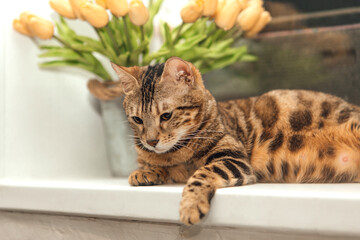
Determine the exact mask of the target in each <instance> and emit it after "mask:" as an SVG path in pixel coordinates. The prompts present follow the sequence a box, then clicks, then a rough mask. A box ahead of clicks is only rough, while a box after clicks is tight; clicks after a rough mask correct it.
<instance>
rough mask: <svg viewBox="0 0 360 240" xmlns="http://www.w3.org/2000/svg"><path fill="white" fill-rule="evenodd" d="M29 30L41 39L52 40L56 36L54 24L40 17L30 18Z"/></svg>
mask: <svg viewBox="0 0 360 240" xmlns="http://www.w3.org/2000/svg"><path fill="white" fill-rule="evenodd" d="M28 28H29V29H30V31H31V33H32V34H34V35H35V36H36V37H38V38H40V39H44V40H45V39H50V38H52V37H53V35H54V24H53V23H52V22H50V21H49V20H46V19H44V18H42V17H39V16H35V15H34V16H33V17H30V19H29V22H28Z"/></svg>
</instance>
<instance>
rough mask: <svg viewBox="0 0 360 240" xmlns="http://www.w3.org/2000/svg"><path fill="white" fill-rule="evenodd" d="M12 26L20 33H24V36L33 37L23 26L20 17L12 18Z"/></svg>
mask: <svg viewBox="0 0 360 240" xmlns="http://www.w3.org/2000/svg"><path fill="white" fill-rule="evenodd" d="M13 28H14V29H15V30H16V31H17V32H19V33H21V34H24V35H26V36H29V37H33V36H34V35H33V34H32V33H31V32H30V31H29V30H28V29H27V28H26V26H24V25H23V24H22V23H21V21H20V19H18V18H16V19H14V20H13Z"/></svg>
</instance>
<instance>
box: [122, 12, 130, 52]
mask: <svg viewBox="0 0 360 240" xmlns="http://www.w3.org/2000/svg"><path fill="white" fill-rule="evenodd" d="M122 20H123V21H124V31H125V36H126V40H127V42H128V46H129V51H130V52H131V51H132V45H131V40H130V34H129V28H128V25H127V22H126V19H125V17H122Z"/></svg>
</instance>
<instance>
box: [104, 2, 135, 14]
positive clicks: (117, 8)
mask: <svg viewBox="0 0 360 240" xmlns="http://www.w3.org/2000/svg"><path fill="white" fill-rule="evenodd" d="M106 5H107V7H108V8H109V10H110V11H111V13H112V14H114V15H115V16H117V17H123V16H125V15H126V14H128V12H129V5H128V3H127V0H106Z"/></svg>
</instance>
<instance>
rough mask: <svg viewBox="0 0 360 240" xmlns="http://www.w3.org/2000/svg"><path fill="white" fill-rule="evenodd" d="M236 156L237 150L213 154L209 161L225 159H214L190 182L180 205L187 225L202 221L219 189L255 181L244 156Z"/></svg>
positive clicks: (182, 219) (182, 220) (183, 220)
mask: <svg viewBox="0 0 360 240" xmlns="http://www.w3.org/2000/svg"><path fill="white" fill-rule="evenodd" d="M236 153H238V151H232V150H225V151H224V150H223V151H222V152H217V153H214V154H212V155H210V157H208V158H207V159H209V158H214V157H219V158H221V157H223V158H221V159H213V161H211V163H208V164H207V165H206V166H204V167H201V168H199V169H198V170H197V171H196V172H195V173H194V175H193V176H192V177H191V178H190V179H189V180H188V182H187V184H186V186H185V188H184V190H183V195H182V196H183V197H182V200H181V203H180V220H181V222H183V223H184V224H186V225H192V224H195V223H197V222H199V221H200V220H201V219H202V218H203V217H204V216H205V214H207V213H208V211H209V209H210V201H211V199H212V197H213V196H214V194H215V191H216V189H218V188H223V187H232V186H242V185H246V184H251V183H254V182H255V181H256V179H255V176H254V175H253V171H252V168H251V166H250V164H249V163H248V161H247V160H246V158H245V156H244V157H243V158H236V156H237V155H236ZM211 156H213V157H211ZM224 156H225V158H224ZM228 156H232V157H230V158H229V157H228Z"/></svg>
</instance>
